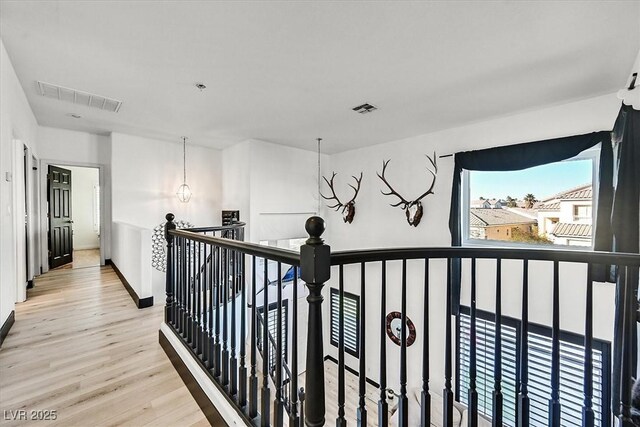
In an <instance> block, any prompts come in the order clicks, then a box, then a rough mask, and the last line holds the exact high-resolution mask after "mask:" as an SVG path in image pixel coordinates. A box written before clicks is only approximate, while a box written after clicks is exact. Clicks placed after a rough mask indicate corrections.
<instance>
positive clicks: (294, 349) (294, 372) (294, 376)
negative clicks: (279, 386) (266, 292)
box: [289, 267, 300, 427]
mask: <svg viewBox="0 0 640 427" xmlns="http://www.w3.org/2000/svg"><path fill="white" fill-rule="evenodd" d="M292 299H293V302H292V310H291V311H292V313H291V318H292V319H293V321H292V324H291V413H290V419H289V426H291V427H294V426H297V425H298V423H299V420H300V419H299V418H298V267H293V296H292Z"/></svg>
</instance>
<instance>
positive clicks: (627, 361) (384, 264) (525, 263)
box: [331, 247, 640, 427]
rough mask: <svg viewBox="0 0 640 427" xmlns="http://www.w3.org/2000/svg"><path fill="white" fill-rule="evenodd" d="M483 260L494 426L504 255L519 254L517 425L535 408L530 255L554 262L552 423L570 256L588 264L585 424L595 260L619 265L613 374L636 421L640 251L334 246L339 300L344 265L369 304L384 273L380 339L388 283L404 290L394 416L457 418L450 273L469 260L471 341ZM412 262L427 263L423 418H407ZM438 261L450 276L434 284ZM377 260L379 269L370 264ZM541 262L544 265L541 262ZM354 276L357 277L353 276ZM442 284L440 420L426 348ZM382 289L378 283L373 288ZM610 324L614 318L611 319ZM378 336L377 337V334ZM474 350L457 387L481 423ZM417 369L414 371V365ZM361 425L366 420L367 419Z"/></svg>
mask: <svg viewBox="0 0 640 427" xmlns="http://www.w3.org/2000/svg"><path fill="white" fill-rule="evenodd" d="M479 259H489V260H493V262H494V263H495V271H496V273H495V278H494V283H493V285H494V286H495V296H494V304H495V305H494V325H495V331H494V337H495V338H494V339H495V342H494V347H493V348H494V350H493V351H494V354H493V360H494V366H493V373H492V381H493V383H492V389H493V393H492V403H493V406H492V408H491V414H490V417H491V422H492V424H493V425H494V426H502V425H503V412H504V407H503V405H504V395H503V390H502V381H503V378H502V372H503V370H502V360H503V355H502V348H503V347H502V345H501V336H502V334H501V328H502V319H503V313H502V300H503V289H502V282H503V273H502V262H503V260H517V261H518V262H520V263H521V265H522V278H521V286H522V287H521V289H522V302H521V307H520V309H521V310H520V312H521V319H522V320H521V324H522V328H523V331H522V332H521V333H520V334H519V340H520V342H519V343H518V344H519V348H520V354H519V360H518V363H519V366H520V369H519V372H518V378H517V383H518V385H519V387H518V390H517V398H516V404H517V407H518V408H517V409H516V413H517V420H516V425H518V426H528V425H529V421H530V420H529V415H530V398H529V395H528V381H529V380H528V366H529V360H528V345H529V342H528V340H529V338H528V337H529V334H528V333H527V326H528V325H529V293H530V289H529V279H530V275H531V274H532V273H531V272H530V269H529V265H530V262H532V261H544V262H548V263H550V264H551V265H552V269H553V274H552V276H551V280H552V299H551V305H552V322H551V330H552V350H551V357H550V359H551V381H550V393H549V396H548V417H549V418H548V423H547V425H549V426H560V425H562V423H561V409H562V405H561V401H560V370H561V369H560V341H559V337H560V332H561V329H560V288H561V287H562V282H561V280H560V272H561V270H562V266H563V265H564V264H565V263H579V264H584V265H586V266H587V271H588V274H587V280H586V286H585V293H584V294H583V295H575V298H576V301H577V300H579V299H583V300H584V301H585V312H584V322H585V323H584V324H585V328H584V366H583V374H584V382H583V383H584V390H583V407H582V410H583V415H582V420H581V423H582V425H583V426H593V425H594V408H593V389H592V385H593V373H592V367H593V361H592V345H593V340H594V338H593V314H594V305H593V279H592V271H593V268H594V266H596V265H600V266H603V265H614V266H617V270H618V273H619V279H618V286H621V287H622V289H623V291H622V294H623V296H622V299H621V301H624V304H623V305H622V307H621V309H622V310H623V311H624V314H623V317H622V318H623V319H624V321H623V330H624V335H623V336H624V339H623V342H622V346H623V352H622V354H623V361H622V372H621V373H615V372H614V373H613V374H614V375H616V374H619V375H621V387H620V392H621V399H620V414H621V415H620V416H619V419H620V422H621V425H623V426H632V425H634V424H633V423H632V421H631V388H632V382H631V381H632V378H633V377H635V376H636V373H635V366H634V365H633V363H634V362H633V361H634V360H635V354H636V353H637V349H636V347H635V344H634V339H633V331H634V330H635V329H634V328H633V322H635V312H636V308H637V298H636V294H635V290H636V289H637V286H638V267H639V266H640V255H635V254H619V253H618V254H615V253H602V252H580V251H563V250H528V249H527V250H525V249H493V248H461V247H451V248H402V249H384V250H364V251H345V252H335V253H332V254H331V264H332V265H333V266H337V267H336V270H335V273H337V275H338V288H339V294H340V301H341V304H342V300H343V298H344V286H343V283H344V282H345V277H344V276H345V273H344V270H345V269H346V267H347V266H350V265H353V269H354V270H360V273H359V276H360V277H359V280H360V301H361V302H362V306H363V307H364V301H365V295H366V293H367V292H370V291H371V290H372V288H371V287H370V286H365V279H366V282H369V283H370V282H373V281H374V280H372V279H373V278H374V277H375V276H374V275H376V274H379V275H381V276H380V277H379V279H378V280H375V282H377V283H379V284H380V290H379V295H381V299H380V307H381V309H380V310H381V311H380V315H379V316H380V318H381V319H380V320H381V321H380V330H379V334H380V338H379V339H380V342H381V343H385V342H386V334H387V330H386V329H387V328H386V324H385V322H384V320H383V316H384V315H385V311H386V298H387V293H388V287H389V285H388V284H389V283H394V284H397V285H396V286H394V291H395V292H399V293H400V300H401V302H400V306H401V313H402V318H401V331H400V337H399V338H400V363H399V367H398V368H399V375H398V378H399V394H398V405H397V415H396V418H395V419H394V421H395V424H396V425H400V426H407V425H415V424H416V423H419V424H420V425H423V426H428V425H430V423H431V422H434V421H435V423H436V424H437V425H444V426H451V425H454V424H453V411H454V388H453V369H452V361H453V360H454V354H455V353H454V352H455V351H456V349H455V348H454V344H453V340H452V338H453V337H455V334H454V328H453V324H452V319H453V316H452V315H453V310H454V301H453V298H452V296H453V295H455V292H453V289H452V286H453V279H452V271H453V269H452V263H453V262H454V260H456V261H457V260H466V262H465V264H463V265H467V264H468V265H469V268H468V270H469V271H468V277H469V281H470V295H469V301H470V317H471V321H470V325H471V326H470V336H471V337H472V338H471V341H472V342H474V340H475V335H476V303H477V295H476V292H477V282H478V280H477V277H476V261H477V260H479ZM416 261H421V262H422V264H421V265H422V267H417V266H416V265H415V263H416ZM408 262H413V263H414V265H413V269H414V273H415V269H416V268H422V274H421V277H423V279H422V286H419V287H416V286H415V283H414V286H413V287H412V289H411V295H412V297H413V298H415V297H416V295H417V294H418V295H419V293H420V292H421V293H422V298H423V306H422V308H423V310H422V312H423V316H424V317H423V325H424V326H423V331H422V334H423V335H422V354H421V359H422V365H421V369H422V381H421V390H420V399H419V401H420V419H418V420H415V419H410V416H409V410H408V405H409V401H410V399H409V395H408V392H407V368H408V366H407V292H408V287H409V284H408V279H407V263H408ZM438 262H444V263H446V270H445V271H446V279H445V280H444V282H445V283H444V284H439V283H433V280H432V279H431V280H430V273H429V271H430V266H432V265H433V264H436V263H438ZM392 263H399V264H400V266H399V267H400V269H399V270H400V274H399V277H397V276H396V277H395V278H392V277H389V274H388V270H389V269H388V267H389V265H390V264H392ZM374 266H375V268H373V267H374ZM538 268H539V267H538ZM351 280H352V281H353V277H351ZM356 280H357V279H356ZM437 286H445V287H446V290H445V301H442V303H443V304H445V307H446V309H445V316H444V325H435V326H434V327H437V328H442V327H443V326H444V340H445V342H444V370H443V371H444V378H443V380H444V389H443V390H442V397H443V402H444V403H443V408H442V414H443V419H441V420H433V419H432V418H431V415H432V414H431V402H430V400H431V390H430V389H429V383H430V378H429V375H430V371H429V361H430V357H431V354H430V348H429V335H430V332H433V330H434V329H433V328H434V327H431V325H430V324H429V316H430V314H429V306H430V303H431V306H432V307H433V304H434V303H433V302H432V301H431V302H430V293H432V292H430V291H431V290H432V289H434V287H437ZM373 290H374V292H375V293H376V294H377V293H378V290H377V289H373ZM339 322H340V329H339V330H340V339H339V342H340V344H339V346H338V371H339V375H338V393H337V395H338V402H337V405H338V411H337V412H338V419H337V420H336V425H345V424H346V421H345V418H344V417H345V414H344V406H345V400H344V396H345V380H344V375H340V372H342V371H343V370H344V369H345V367H344V353H345V348H344V340H343V334H344V323H343V319H342V316H340V318H339ZM366 324H367V322H366V321H365V319H364V311H362V313H361V318H360V323H359V325H360V331H359V337H360V348H361V349H365V348H367V341H366V338H367V337H366V335H365V329H366ZM612 326H613V325H612ZM374 342H375V341H374ZM385 347H386V346H385V345H384V344H382V345H381V350H380V351H379V366H380V388H381V393H380V397H379V401H378V405H377V406H378V425H380V426H387V425H388V423H389V419H388V414H387V413H386V410H387V407H388V402H387V396H388V394H387V393H385V392H384V390H385V388H386V387H387V372H388V367H387V359H386V348H385ZM470 347H471V351H470V355H469V357H470V360H469V364H470V369H469V383H468V384H458V387H459V389H466V390H467V393H468V398H467V402H468V408H467V409H468V411H469V412H468V414H469V415H468V419H469V424H468V425H469V426H470V427H473V426H477V425H478V391H477V388H476V387H477V384H476V380H477V370H476V364H477V360H476V353H475V345H473V344H472V345H471V346H470ZM364 363H365V359H364V357H360V360H359V372H360V374H359V376H360V378H359V379H360V382H359V387H358V393H359V395H360V399H359V403H358V407H357V414H356V419H357V420H358V424H359V425H360V420H365V419H366V413H367V408H366V400H365V399H364V398H363V396H364V395H365V394H366V384H365V382H364V381H363V380H364V379H365V378H366V377H365V372H366V366H365V364H364ZM414 373H415V371H414ZM362 425H364V424H362Z"/></svg>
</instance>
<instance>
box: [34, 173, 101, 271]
mask: <svg viewBox="0 0 640 427" xmlns="http://www.w3.org/2000/svg"><path fill="white" fill-rule="evenodd" d="M47 206H48V207H47V209H48V211H47V214H48V215H47V218H48V239H47V241H48V245H47V246H48V259H49V269H58V268H74V269H75V268H84V267H94V266H100V265H101V255H100V247H101V244H100V240H101V232H102V230H101V218H100V216H101V208H102V206H101V198H100V170H99V169H98V168H95V167H84V166H62V165H56V164H50V165H48V169H47Z"/></svg>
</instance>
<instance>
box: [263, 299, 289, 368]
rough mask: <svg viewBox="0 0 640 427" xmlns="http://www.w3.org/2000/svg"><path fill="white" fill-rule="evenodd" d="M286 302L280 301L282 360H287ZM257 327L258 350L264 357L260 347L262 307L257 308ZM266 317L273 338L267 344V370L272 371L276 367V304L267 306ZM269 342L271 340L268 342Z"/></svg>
mask: <svg viewBox="0 0 640 427" xmlns="http://www.w3.org/2000/svg"><path fill="white" fill-rule="evenodd" d="M287 307H288V303H287V300H283V301H282V325H280V327H281V328H282V360H284V361H286V360H287V341H288V338H287ZM258 314H259V317H258V326H259V331H258V332H257V338H258V348H259V349H260V350H261V351H262V354H263V355H264V351H263V347H262V328H264V323H263V321H262V319H263V317H262V316H263V315H264V307H258ZM267 316H269V317H268V322H269V323H268V325H267V329H269V335H271V337H272V338H273V342H269V345H268V346H267V348H268V349H269V369H270V370H271V371H273V370H274V369H275V367H276V348H275V346H274V343H276V342H277V341H276V339H277V338H278V304H277V303H271V304H269V311H268V314H267ZM269 341H271V340H269Z"/></svg>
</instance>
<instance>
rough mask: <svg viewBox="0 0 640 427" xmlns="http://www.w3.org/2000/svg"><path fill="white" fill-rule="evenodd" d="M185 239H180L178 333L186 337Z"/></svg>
mask: <svg viewBox="0 0 640 427" xmlns="http://www.w3.org/2000/svg"><path fill="white" fill-rule="evenodd" d="M185 246H186V243H185V239H184V237H180V278H179V279H178V295H179V298H178V307H179V308H178V315H177V316H176V317H177V322H178V332H180V335H182V336H184V331H185V319H186V315H185V310H184V281H185V280H186V279H185V275H186V273H185V265H186V252H185Z"/></svg>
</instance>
